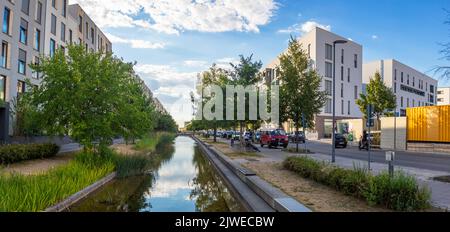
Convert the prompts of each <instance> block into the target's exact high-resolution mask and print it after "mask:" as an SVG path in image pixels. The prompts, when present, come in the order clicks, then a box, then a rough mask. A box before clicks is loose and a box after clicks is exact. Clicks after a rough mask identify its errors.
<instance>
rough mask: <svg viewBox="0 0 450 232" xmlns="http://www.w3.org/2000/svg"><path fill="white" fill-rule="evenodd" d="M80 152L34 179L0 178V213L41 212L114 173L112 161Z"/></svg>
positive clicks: (30, 177) (4, 176) (31, 177)
mask: <svg viewBox="0 0 450 232" xmlns="http://www.w3.org/2000/svg"><path fill="white" fill-rule="evenodd" d="M91 156H92V154H87V153H80V154H78V155H77V156H76V158H75V159H74V160H73V161H71V162H70V163H69V164H67V165H64V166H61V167H58V168H55V169H52V170H50V171H48V172H46V173H44V174H41V175H36V176H24V175H19V174H11V175H9V174H8V175H0V211H2V212H36V211H42V210H45V209H46V208H48V207H50V206H53V205H54V204H56V203H58V202H60V201H62V200H64V199H65V198H67V197H69V196H70V195H72V194H74V193H76V192H78V191H80V190H82V189H84V188H85V187H87V186H89V185H91V184H93V183H94V182H96V181H97V180H99V179H101V178H103V177H104V176H106V175H108V174H109V173H111V172H113V171H114V168H115V167H114V162H113V160H112V158H105V157H97V158H92V157H91Z"/></svg>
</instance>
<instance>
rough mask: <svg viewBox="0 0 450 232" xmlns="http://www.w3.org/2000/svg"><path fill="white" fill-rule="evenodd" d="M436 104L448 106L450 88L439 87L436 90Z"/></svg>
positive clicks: (449, 103) (449, 102)
mask: <svg viewBox="0 0 450 232" xmlns="http://www.w3.org/2000/svg"><path fill="white" fill-rule="evenodd" d="M437 104H438V105H440V106H443V105H450V87H441V88H438V90H437Z"/></svg>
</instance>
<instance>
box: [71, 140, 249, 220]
mask: <svg viewBox="0 0 450 232" xmlns="http://www.w3.org/2000/svg"><path fill="white" fill-rule="evenodd" d="M151 158H152V162H151V169H150V170H149V171H148V173H147V174H145V175H141V176H133V177H127V178H122V179H115V180H113V181H111V182H109V183H108V184H106V185H105V186H103V187H102V188H100V189H99V190H97V191H96V192H94V193H92V194H91V195H89V196H88V197H87V198H85V199H83V200H82V201H81V202H79V203H77V204H75V205H74V206H72V207H71V208H70V209H69V211H72V212H229V211H231V212H233V211H243V208H242V206H241V205H240V204H239V203H238V202H237V201H236V200H235V199H234V197H233V196H232V195H231V193H230V192H229V190H228V188H227V187H226V186H225V185H224V183H223V181H222V180H221V178H220V176H219V175H217V173H216V170H215V169H214V167H212V164H211V163H210V162H209V160H208V159H207V158H206V157H205V156H204V154H203V153H202V151H201V150H200V149H199V148H198V147H197V144H196V142H195V141H194V140H193V139H191V138H190V137H184V136H179V137H177V138H176V139H175V141H174V142H173V143H172V144H165V145H164V144H163V145H162V146H158V148H157V152H155V154H154V155H152V157H151Z"/></svg>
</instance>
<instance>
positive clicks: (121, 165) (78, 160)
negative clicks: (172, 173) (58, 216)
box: [0, 133, 174, 212]
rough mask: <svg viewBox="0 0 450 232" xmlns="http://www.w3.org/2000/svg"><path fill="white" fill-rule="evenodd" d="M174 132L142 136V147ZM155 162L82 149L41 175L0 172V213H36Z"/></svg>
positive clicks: (166, 138) (167, 138) (169, 137)
mask: <svg viewBox="0 0 450 232" xmlns="http://www.w3.org/2000/svg"><path fill="white" fill-rule="evenodd" d="M173 138H174V135H173V134H168V133H159V134H158V135H157V136H156V137H155V138H150V137H149V138H148V139H145V140H144V141H143V142H142V143H141V145H140V146H142V147H141V148H142V149H150V148H151V150H152V151H154V149H156V147H157V146H158V145H159V144H164V143H169V142H171V141H172V140H173ZM152 162H154V161H153V160H152V158H151V156H148V155H147V156H144V155H141V156H121V155H119V154H117V153H115V152H113V151H112V150H111V149H109V148H102V149H101V150H100V153H99V154H93V153H92V152H87V151H85V152H81V153H79V154H77V155H76V156H75V158H74V159H73V160H72V161H70V162H69V163H68V164H66V165H63V166H60V167H57V168H54V169H51V170H49V171H47V172H45V173H43V174H40V175H32V176H24V175H20V174H0V212H37V211H43V210H45V209H46V208H48V207H51V206H53V205H55V204H57V203H59V202H61V201H62V200H64V199H66V198H67V197H69V196H71V195H73V194H75V193H77V192H78V191H80V190H82V189H84V188H86V187H87V186H89V185H91V184H93V183H95V182H96V181H98V180H100V179H101V178H103V177H105V176H106V175H108V174H110V173H112V172H113V171H116V172H117V176H118V178H123V177H127V176H132V175H140V174H143V173H144V172H146V171H147V170H148V167H149V166H150V165H151V164H152Z"/></svg>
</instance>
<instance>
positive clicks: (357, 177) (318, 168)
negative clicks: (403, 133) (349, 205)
mask: <svg viewBox="0 0 450 232" xmlns="http://www.w3.org/2000/svg"><path fill="white" fill-rule="evenodd" d="M283 165H284V167H285V168H286V169H288V170H290V171H293V172H295V173H297V174H299V175H300V176H302V177H304V178H308V179H312V180H314V181H316V182H319V183H322V184H324V185H327V186H330V187H332V188H334V189H336V190H338V191H340V192H343V193H344V194H346V195H350V196H354V197H357V198H360V199H363V200H365V201H366V202H367V203H368V204H369V205H380V206H384V207H386V208H388V209H393V210H396V211H417V210H426V209H428V208H430V202H429V201H430V191H429V190H428V189H427V188H422V187H419V185H418V183H417V181H416V180H415V179H414V177H412V176H408V175H407V174H405V173H403V172H400V171H399V172H396V173H395V175H394V176H393V177H392V178H391V177H390V176H389V173H386V172H383V173H381V174H379V175H376V176H374V175H372V174H371V173H370V172H369V171H368V170H367V169H364V168H358V167H355V168H354V169H353V170H349V169H344V168H340V167H336V166H333V165H331V164H328V163H325V162H318V161H316V160H313V159H311V158H308V157H289V158H288V159H286V160H285V161H284V163H283Z"/></svg>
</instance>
